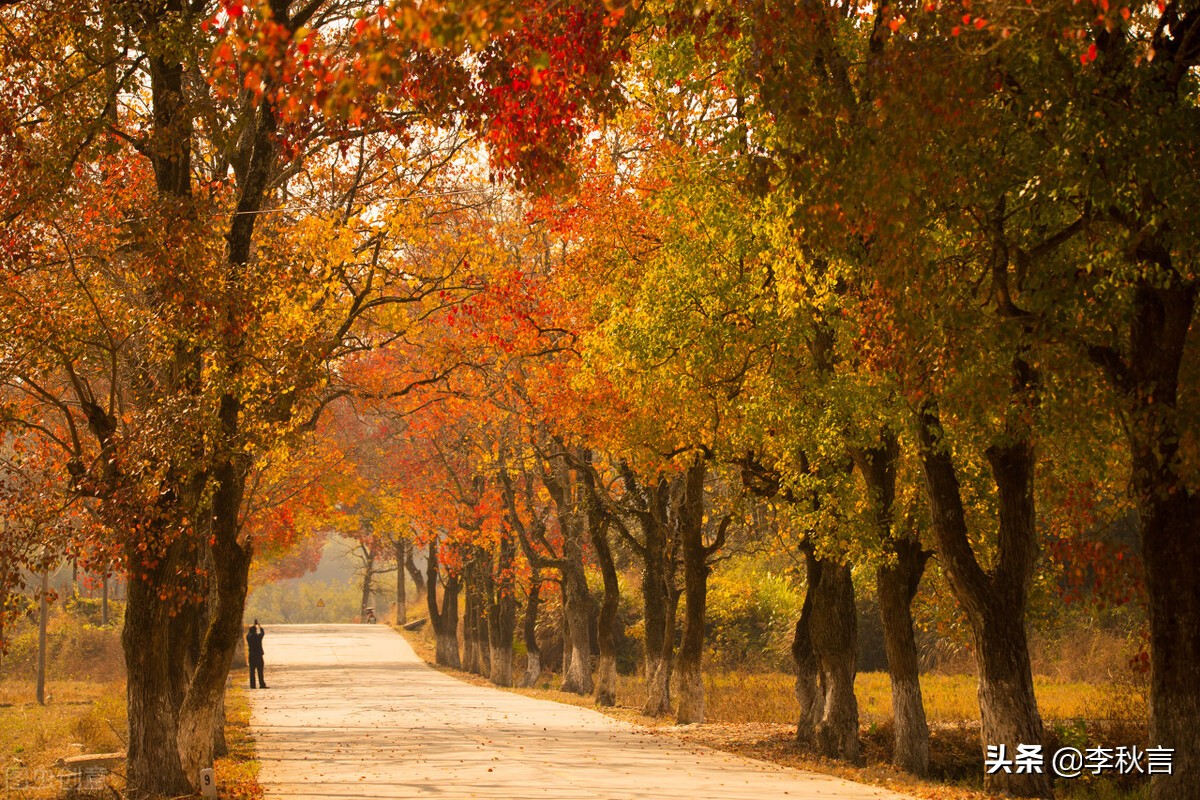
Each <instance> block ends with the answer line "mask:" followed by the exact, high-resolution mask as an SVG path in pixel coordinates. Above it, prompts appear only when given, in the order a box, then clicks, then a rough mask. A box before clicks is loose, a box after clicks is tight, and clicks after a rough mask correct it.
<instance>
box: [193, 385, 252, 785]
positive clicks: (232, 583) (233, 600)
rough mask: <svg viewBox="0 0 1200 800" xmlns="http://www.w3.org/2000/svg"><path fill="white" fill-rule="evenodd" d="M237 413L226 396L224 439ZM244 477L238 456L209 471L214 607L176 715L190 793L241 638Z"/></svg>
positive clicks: (245, 565) (246, 553)
mask: <svg viewBox="0 0 1200 800" xmlns="http://www.w3.org/2000/svg"><path fill="white" fill-rule="evenodd" d="M238 413H239V408H238V404H237V402H236V401H234V400H232V399H231V398H229V397H228V396H226V397H224V398H222V402H221V413H220V419H221V421H222V424H223V426H225V427H226V433H231V432H232V430H233V429H234V427H235V425H236V420H237V415H238ZM229 440H231V439H229ZM227 441H228V440H227ZM248 472H249V462H248V459H246V458H245V456H241V455H232V456H230V457H229V458H227V459H225V460H223V461H222V462H221V463H219V464H218V466H217V467H216V469H215V470H214V475H215V478H216V483H217V488H216V490H215V492H214V495H213V500H212V504H213V517H212V522H213V536H212V544H211V556H212V561H211V563H212V565H213V575H214V577H215V582H216V592H215V602H213V603H212V606H211V609H210V614H209V616H208V618H207V619H203V618H200V619H198V620H197V621H198V622H200V623H201V624H202V625H203V627H204V633H203V638H202V641H201V646H200V652H199V655H198V657H197V659H196V668H195V671H194V672H193V674H192V675H191V680H190V681H189V682H188V686H187V694H186V695H185V697H184V698H183V704H182V706H181V707H180V709H179V734H178V747H179V757H180V764H181V766H182V767H183V771H184V775H186V776H188V780H189V781H190V782H191V783H192V785H193V787H197V786H199V785H200V770H201V769H207V768H210V767H212V765H213V757H214V756H213V745H214V737H213V729H214V727H215V726H216V725H217V712H218V710H219V709H220V708H221V700H222V699H223V698H224V696H225V683H226V679H227V678H228V677H229V668H230V665H231V664H232V662H233V651H234V650H235V649H236V647H237V644H238V640H239V639H240V638H241V635H242V612H243V609H244V608H245V606H246V591H247V587H248V584H249V576H250V561H251V551H250V549H249V548H248V547H243V546H242V545H240V544H238V541H237V540H238V533H239V532H240V529H241V526H240V522H239V518H240V512H241V509H242V499H243V494H244V489H245V480H246V475H247V474H248Z"/></svg>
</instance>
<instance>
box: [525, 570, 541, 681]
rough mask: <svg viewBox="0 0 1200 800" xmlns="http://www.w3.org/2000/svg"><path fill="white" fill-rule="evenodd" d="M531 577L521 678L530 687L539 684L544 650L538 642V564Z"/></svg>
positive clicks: (527, 599)
mask: <svg viewBox="0 0 1200 800" xmlns="http://www.w3.org/2000/svg"><path fill="white" fill-rule="evenodd" d="M531 569H532V575H531V576H530V578H529V594H528V596H527V597H526V598H525V621H524V626H523V635H524V638H525V656H526V661H525V675H524V676H523V677H522V678H521V686H522V687H525V688H529V687H530V686H534V685H536V684H537V680H538V678H539V677H541V675H542V651H541V650H539V649H538V643H537V618H538V609H539V608H540V606H541V593H542V573H541V570H539V569H538V568H537V567H536V566H534V567H532V568H531Z"/></svg>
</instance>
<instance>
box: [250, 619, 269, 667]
mask: <svg viewBox="0 0 1200 800" xmlns="http://www.w3.org/2000/svg"><path fill="white" fill-rule="evenodd" d="M266 633H267V632H266V631H264V630H263V629H262V626H261V625H260V626H258V627H257V628H255V627H253V626H252V627H251V628H250V630H249V631H247V633H246V652H247V653H248V654H249V656H250V659H251V660H252V661H253V660H259V661H261V660H262V657H263V644H262V641H263V637H264V636H266Z"/></svg>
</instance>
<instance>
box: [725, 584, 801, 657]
mask: <svg viewBox="0 0 1200 800" xmlns="http://www.w3.org/2000/svg"><path fill="white" fill-rule="evenodd" d="M803 603H804V597H803V595H802V594H801V592H799V591H798V590H797V589H796V588H794V587H793V586H792V584H791V581H789V580H788V579H787V578H786V577H784V576H782V575H779V574H777V573H773V572H759V571H757V570H755V569H754V568H753V566H752V565H745V566H742V567H740V568H739V567H736V566H735V567H733V568H731V569H728V570H725V571H723V572H718V573H716V574H714V575H713V576H712V577H711V578H710V579H709V582H708V603H707V618H708V620H707V623H708V624H707V631H706V638H707V641H708V644H709V648H710V649H711V651H712V662H713V663H714V664H716V665H720V666H722V667H724V668H726V669H731V668H734V667H736V668H737V669H739V670H753V671H766V670H782V671H789V670H790V669H791V642H792V632H793V628H794V626H795V624H796V619H797V618H799V616H800V608H801V606H802V605H803Z"/></svg>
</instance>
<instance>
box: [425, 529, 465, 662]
mask: <svg viewBox="0 0 1200 800" xmlns="http://www.w3.org/2000/svg"><path fill="white" fill-rule="evenodd" d="M425 569H426V571H427V572H426V577H425V604H426V607H427V608H428V610H429V622H430V624H431V625H432V626H433V633H434V637H435V640H436V642H437V644H436V647H435V651H434V660H435V661H436V662H437V663H439V664H441V665H442V666H445V667H453V668H454V669H461V668H462V660H461V658H460V657H459V652H458V576H457V575H447V576H446V581H445V583H446V586H445V588H444V590H443V592H442V607H441V610H440V611H439V610H438V599H437V587H438V558H437V542H436V541H432V542H430V543H429V552H428V560H427V561H426V567H425Z"/></svg>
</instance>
